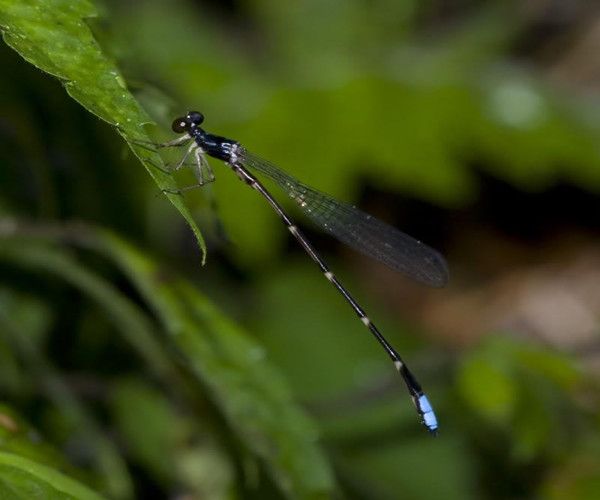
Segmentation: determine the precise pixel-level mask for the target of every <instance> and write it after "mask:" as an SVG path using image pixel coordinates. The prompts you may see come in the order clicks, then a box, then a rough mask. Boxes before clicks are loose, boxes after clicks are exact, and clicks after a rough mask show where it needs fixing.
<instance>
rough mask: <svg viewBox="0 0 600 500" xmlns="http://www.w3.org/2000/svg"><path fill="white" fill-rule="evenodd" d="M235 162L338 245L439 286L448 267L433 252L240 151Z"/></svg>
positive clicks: (442, 282) (259, 159) (444, 277)
mask: <svg viewBox="0 0 600 500" xmlns="http://www.w3.org/2000/svg"><path fill="white" fill-rule="evenodd" d="M237 153H238V160H239V161H240V162H241V163H242V164H243V165H244V166H247V167H248V168H250V169H251V170H254V171H256V172H259V173H261V174H263V175H265V176H267V177H269V178H270V179H272V180H273V181H275V182H276V183H277V184H278V185H279V186H280V187H281V188H283V190H284V191H285V192H286V193H288V195H289V196H290V197H291V198H292V199H294V201H296V203H297V204H298V206H299V207H300V208H301V209H302V211H303V212H304V213H305V214H306V215H307V216H308V217H309V218H310V219H311V220H312V221H313V222H314V223H315V224H317V225H318V226H319V227H320V228H322V229H323V230H324V231H326V232H328V233H329V234H331V235H332V236H334V237H335V238H337V239H338V240H339V241H341V242H342V243H344V244H346V245H348V246H349V247H351V248H353V249H355V250H357V251H358V252H361V253H363V254H365V255H367V256H368V257H372V258H374V259H377V260H379V261H380V262H383V263H384V264H386V265H387V266H389V267H391V268H392V269H394V270H396V271H399V272H401V273H403V274H405V275H407V276H409V277H411V278H413V279H415V280H417V281H420V282H421V283H424V284H426V285H429V286H433V287H442V286H444V285H445V284H446V283H447V281H448V266H447V265H446V261H445V260H444V257H442V256H441V255H440V254H439V253H438V252H437V251H435V250H434V249H432V248H431V247H428V246H427V245H425V244H423V243H421V242H420V241H418V240H416V239H414V238H412V237H410V236H408V235H407V234H405V233H403V232H402V231H399V230H398V229H396V228H394V227H392V226H390V225H389V224H386V223H385V222H382V221H380V220H378V219H376V218H375V217H373V216H371V215H369V214H367V213H365V212H363V211H361V210H359V209H357V208H355V207H353V206H351V205H348V204H346V203H342V202H340V201H337V200H335V199H334V198H332V197H331V196H329V195H327V194H325V193H322V192H320V191H317V190H316V189H314V188H311V187H310V186H307V185H306V184H303V183H302V182H300V181H299V180H297V179H295V178H294V177H292V176H291V175H289V174H286V173H285V172H283V171H282V170H280V169H279V168H278V167H276V166H275V165H273V164H272V163H269V162H268V161H266V160H263V159H262V158H260V157H258V156H256V155H254V154H253V153H250V152H248V151H246V150H245V149H242V148H240V149H239V150H238V152H237Z"/></svg>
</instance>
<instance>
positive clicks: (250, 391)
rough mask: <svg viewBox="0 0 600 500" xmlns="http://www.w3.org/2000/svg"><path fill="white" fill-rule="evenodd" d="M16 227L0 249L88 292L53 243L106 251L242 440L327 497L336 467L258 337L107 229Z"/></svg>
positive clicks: (277, 473)
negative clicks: (229, 318) (333, 469)
mask: <svg viewBox="0 0 600 500" xmlns="http://www.w3.org/2000/svg"><path fill="white" fill-rule="evenodd" d="M13 227H14V228H18V229H21V230H22V231H23V232H24V233H25V234H27V235H28V238H27V239H26V238H24V237H23V235H21V236H19V234H18V233H19V231H18V229H17V231H16V233H17V234H14V233H11V236H12V238H10V237H7V236H5V238H4V239H2V240H0V241H2V245H0V257H2V258H8V259H10V260H12V261H14V262H18V263H19V264H20V265H25V266H28V267H29V268H33V269H38V270H39V269H41V270H43V271H45V272H50V273H53V274H56V276H58V277H63V279H66V280H67V281H68V282H72V283H73V284H75V285H77V286H80V287H81V288H82V289H83V290H85V291H86V292H87V293H92V292H93V291H94V290H95V288H96V287H97V285H98V283H97V282H95V283H94V282H92V279H91V276H90V273H88V272H86V271H85V270H84V269H83V268H82V267H81V266H76V264H75V263H74V260H73V259H70V258H68V256H67V254H66V253H65V252H61V250H60V248H59V247H56V246H55V245H51V244H50V243H52V242H53V241H55V240H59V241H65V240H68V241H71V242H76V243H78V244H80V245H82V246H85V247H87V248H91V249H93V250H96V251H101V252H102V253H103V254H105V255H106V256H108V258H109V259H111V260H112V261H113V262H114V263H115V264H116V265H117V266H119V267H120V268H121V269H122V270H123V272H124V273H125V274H126V275H127V276H128V277H129V279H130V280H131V281H132V283H133V284H134V285H135V286H136V288H138V290H139V292H140V293H141V295H142V297H143V298H144V300H145V301H146V302H147V304H149V305H150V307H151V308H152V309H154V311H155V313H156V315H157V317H158V318H159V320H160V321H161V323H162V324H163V325H164V328H165V330H166V331H167V332H168V333H169V334H170V337H171V340H172V343H173V344H174V346H175V347H176V348H177V349H178V351H179V353H178V354H179V357H180V358H181V359H183V361H184V363H185V364H186V365H187V367H188V369H189V371H190V372H191V374H192V375H193V376H194V378H195V380H196V381H197V382H200V384H201V385H202V386H203V387H205V388H206V389H207V390H208V392H209V393H210V395H211V398H212V400H213V401H214V403H215V405H216V406H217V407H218V409H219V410H220V412H221V413H222V414H223V416H224V417H225V419H226V421H227V423H228V425H229V427H230V429H231V430H232V431H233V433H234V434H235V435H236V436H237V438H238V440H239V441H240V442H242V443H243V444H244V446H245V447H246V448H247V449H248V450H250V452H252V453H253V454H254V455H256V456H258V457H259V458H261V459H262V460H263V461H264V463H265V465H266V468H267V470H268V471H270V473H271V475H272V477H273V480H274V481H275V482H276V483H277V484H278V485H279V487H280V488H281V489H282V490H283V491H284V492H285V493H286V494H287V496H288V497H290V498H324V497H328V495H329V494H330V493H331V490H332V489H333V488H334V485H333V483H334V481H333V473H332V471H331V468H330V466H329V464H328V462H327V459H326V457H325V455H324V453H323V451H322V450H321V448H320V446H319V445H318V443H317V439H318V436H317V433H316V430H315V428H314V425H313V423H312V421H310V420H309V419H308V418H307V416H306V415H305V414H304V413H303V412H302V410H301V409H300V408H299V407H298V406H297V404H296V403H295V402H294V401H293V399H292V396H291V393H290V391H289V388H288V387H287V386H286V384H285V383H284V382H283V376H282V375H281V374H280V373H279V372H277V371H276V370H275V369H274V368H273V367H272V366H271V365H270V364H269V363H268V362H267V361H266V360H265V352H264V350H263V349H262V347H261V346H260V345H259V344H258V343H257V342H255V341H253V340H252V339H251V338H249V337H248V336H247V335H246V334H245V333H244V332H243V331H242V330H241V329H240V328H239V327H237V326H236V325H235V324H234V323H233V322H231V321H230V320H228V319H227V318H226V317H225V316H224V315H223V314H221V313H220V312H219V311H218V310H217V309H216V308H215V307H214V306H213V305H212V303H210V302H209V301H208V300H207V299H206V298H205V297H204V296H203V295H201V294H200V293H199V292H198V291H197V290H196V289H195V288H193V287H192V286H191V285H190V284H189V283H188V282H187V281H185V280H183V279H177V278H172V279H168V278H167V277H166V276H168V275H166V274H165V273H162V272H161V271H160V269H159V268H158V266H157V264H156V263H155V262H153V261H152V260H151V259H149V258H148V257H147V256H145V255H144V254H142V253H141V252H139V251H138V250H136V249H135V248H133V247H132V246H131V245H129V244H127V243H125V242H124V241H123V240H121V239H120V238H118V237H116V236H115V235H113V234H112V233H110V232H108V231H100V230H92V229H90V228H85V227H84V226H82V225H77V226H65V228H64V229H62V230H61V228H60V227H54V228H53V229H49V228H48V227H44V228H43V229H40V230H38V231H36V230H35V227H34V226H26V225H22V224H19V223H17V222H15V224H14V225H13ZM107 293H108V292H104V294H107ZM104 294H103V295H104ZM95 295H96V293H95V292H94V293H92V296H95ZM103 300H106V297H104V298H103ZM105 306H106V307H108V306H107V305H106V304H105ZM109 310H111V309H110V308H109Z"/></svg>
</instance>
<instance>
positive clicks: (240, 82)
mask: <svg viewBox="0 0 600 500" xmlns="http://www.w3.org/2000/svg"><path fill="white" fill-rule="evenodd" d="M442 3H443V2H437V1H434V0H429V1H427V2H416V1H414V0H403V1H395V0H376V1H373V2H364V1H359V0H351V1H347V0H346V1H342V0H326V1H323V0H320V1H317V0H306V1H303V2H277V1H275V0H244V1H242V0H240V1H235V2H225V3H221V2H208V1H205V2H192V1H185V0H170V1H168V2H167V1H162V2H161V1H158V0H146V1H135V2H134V1H113V0H105V1H104V3H103V4H102V5H99V2H96V4H98V5H94V3H93V2H90V1H85V0H77V1H62V0H37V1H36V0H28V1H25V2H21V1H10V0H0V29H1V30H2V34H3V38H4V41H5V42H6V44H7V45H3V46H2V47H0V62H1V63H2V67H3V68H5V76H3V77H2V78H0V109H2V113H1V114H0V138H1V141H0V144H1V145H2V147H1V148H0V165H2V167H1V168H0V188H1V189H0V278H1V279H0V391H1V394H2V399H3V404H2V406H0V496H2V497H3V498H4V497H6V498H32V497H33V495H34V492H37V493H35V494H37V495H38V497H41V498H82V499H84V498H96V496H95V494H94V493H92V492H91V489H93V490H94V491H96V492H98V494H100V495H104V496H106V497H109V498H119V499H128V498H156V497H165V498H166V497H175V496H177V495H181V496H185V495H187V496H188V497H189V498H211V499H213V498H214V499H225V498H227V499H229V498H231V499H233V498H260V499H265V498H281V497H285V498H341V497H347V498H377V499H379V498H384V499H385V498H390V499H392V498H415V499H417V498H419V499H420V498H448V499H451V498H457V499H458V498H460V499H465V498H505V497H510V498H515V497H523V498H527V497H536V498H537V497H542V498H552V499H560V498H582V499H587V498H595V497H597V496H598V495H599V494H600V484H599V483H598V480H597V477H598V471H600V459H599V458H598V457H600V432H599V430H600V414H599V412H598V410H597V408H596V405H594V404H593V403H594V402H595V401H597V400H598V395H599V390H598V386H597V383H596V381H595V380H594V379H593V378H592V377H591V376H590V375H589V374H588V373H587V372H586V371H585V370H584V369H583V368H582V367H581V366H579V364H578V362H577V360H576V359H575V358H574V357H573V356H570V355H567V354H564V353H560V352H554V351H552V350H550V349H548V348H547V347H545V346H543V345H541V344H538V343H533V342H531V341H524V340H523V339H522V338H520V337H519V336H518V335H514V332H512V331H502V332H484V333H488V334H489V335H487V336H485V337H483V340H481V341H480V342H478V343H476V344H475V345H473V346H471V347H469V348H467V349H464V350H461V349H458V348H455V349H448V346H447V345H445V344H444V343H443V342H442V341H441V340H439V341H435V339H432V338H430V339H429V340H427V342H425V341H422V340H419V339H418V337H419V335H418V334H420V333H425V332H422V331H420V329H419V328H418V327H417V326H416V325H415V324H413V323H412V322H411V321H409V319H408V318H403V317H402V313H399V312H397V311H394V310H392V309H393V308H391V307H389V306H387V305H386V304H385V303H379V304H378V303H377V300H376V297H379V298H381V297H383V296H385V295H387V294H386V292H388V291H389V292H390V293H391V294H393V293H394V290H391V288H392V287H390V290H383V291H382V290H379V291H376V292H377V293H375V294H370V293H367V289H368V288H369V284H368V283H367V282H366V281H365V280H364V273H363V272H362V270H361V269H360V267H361V266H358V265H354V263H355V262H356V261H352V260H348V259H347V258H345V257H344V256H343V255H339V254H335V253H334V252H329V253H332V254H333V255H332V258H333V260H334V263H335V264H336V265H335V266H334V267H335V269H336V274H338V275H340V276H342V277H344V278H346V277H347V280H346V279H344V282H346V281H347V282H348V285H349V288H351V289H352V290H357V291H358V292H357V295H358V296H359V297H360V298H361V302H362V301H363V298H365V297H366V300H365V301H364V302H365V307H366V309H367V310H369V311H370V315H371V316H372V317H374V318H377V322H378V324H381V325H382V329H383V330H384V331H385V332H387V333H386V335H388V336H389V338H390V340H391V341H392V342H393V343H394V345H397V346H398V348H399V350H400V351H401V352H402V353H405V356H406V357H407V358H409V359H410V361H411V366H413V367H414V368H415V371H416V372H417V373H418V374H419V375H420V378H422V380H423V382H424V384H425V386H426V388H427V389H428V393H429V394H430V396H431V398H430V399H431V400H432V402H433V403H434V405H435V407H436V411H437V413H438V418H439V419H440V421H441V434H440V436H439V437H438V438H437V439H435V440H434V439H431V438H430V437H429V436H428V435H427V434H426V433H425V432H423V430H422V429H421V428H420V426H419V424H418V422H417V421H416V418H415V415H414V410H413V408H412V407H411V405H410V402H409V401H408V398H407V397H406V395H405V394H404V392H403V388H402V387H401V384H400V382H399V381H398V380H397V377H396V376H395V375H396V374H395V373H394V372H393V370H392V369H391V367H390V366H389V362H388V360H387V359H385V357H384V356H383V355H382V353H381V352H380V349H379V347H378V346H377V345H376V344H375V342H372V341H371V339H369V338H367V337H366V335H365V334H364V331H363V329H362V328H361V326H360V324H357V322H356V321H355V320H354V318H352V314H351V312H350V311H349V310H348V309H347V307H346V305H345V304H344V303H343V302H342V301H341V299H340V298H339V297H338V296H336V294H335V293H334V292H333V291H332V290H330V289H329V287H328V286H327V284H326V282H324V280H323V278H322V276H320V274H319V273H318V272H317V271H316V270H315V269H314V268H313V267H312V265H311V263H310V262H309V261H308V259H306V258H305V256H300V255H296V254H295V253H294V251H293V250H289V249H288V248H287V243H288V241H287V240H286V238H287V237H288V235H287V232H286V231H283V230H282V229H281V227H280V223H279V221H278V220H277V218H276V217H275V216H274V215H273V214H272V213H271V211H270V209H269V208H268V207H267V206H266V204H265V203H263V200H261V199H259V198H258V197H257V196H256V193H254V192H253V191H252V190H249V189H246V188H245V187H244V186H243V185H241V184H240V183H239V182H238V180H237V179H236V178H235V176H233V175H229V174H230V173H229V172H227V171H226V169H224V168H222V166H221V165H218V164H216V163H217V162H215V164H214V165H213V168H214V170H215V174H216V175H217V178H218V182H216V183H215V184H214V186H209V187H208V188H207V189H203V190H202V192H192V193H189V194H186V196H185V197H181V196H175V195H163V193H161V190H162V189H172V188H173V187H174V186H175V183H176V182H177V183H179V185H185V184H186V183H189V178H186V173H182V175H178V176H177V177H176V178H174V177H173V176H171V175H169V174H168V173H166V172H164V171H163V170H162V165H163V164H162V161H163V160H162V159H161V157H160V156H158V155H156V154H155V153H153V152H151V151H147V150H146V149H144V148H143V147H137V146H136V144H135V141H137V140H147V139H148V137H149V136H150V137H153V138H154V139H163V138H167V137H170V134H168V132H167V130H168V125H169V123H170V122H171V121H172V119H173V117H174V116H177V115H179V114H181V113H183V112H184V111H186V110H188V109H199V110H200V111H202V112H203V113H205V115H206V117H207V128H208V129H209V130H211V131H214V132H215V133H219V134H223V135H226V136H229V137H234V138H236V139H239V140H240V141H241V142H242V143H243V144H245V145H247V146H248V147H249V148H251V149H252V150H253V151H255V152H256V153H258V154H260V155H262V156H264V157H266V158H269V159H271V160H273V161H275V162H277V163H278V164H281V165H282V166H285V168H286V169H287V170H289V171H290V172H293V174H294V175H297V176H298V177H299V178H301V179H303V180H306V181H308V182H310V183H311V184H314V185H315V186H316V187H318V188H319V189H322V190H325V191H328V192H330V193H331V194H333V195H335V196H337V197H340V198H342V199H357V198H358V197H359V196H360V195H362V194H363V193H362V192H360V185H361V184H366V185H368V186H369V187H370V189H373V190H377V191H380V192H385V193H399V194H401V195H402V196H404V197H411V198H413V199H416V200H421V202H422V203H424V204H431V205H433V206H436V207H439V209H440V210H465V209H466V207H468V206H469V204H470V203H471V202H472V201H473V200H475V199H477V197H478V196H479V189H480V185H479V176H480V173H481V171H484V172H485V173H486V174H487V175H490V176H492V177H494V178H497V179H500V180H502V181H504V182H506V183H508V184H510V185H512V186H515V188H517V189H520V190H524V191H541V190H543V189H545V188H547V187H548V186H551V185H553V184H555V183H557V182H569V183H571V184H573V185H576V186H578V187H579V188H580V189H581V190H583V191H587V192H589V193H597V192H598V191H599V190H600V169H599V168H598V167H599V165H600V157H599V156H600V151H599V150H598V147H597V144H598V142H597V139H598V127H599V125H600V119H598V114H597V113H596V112H597V111H598V107H597V105H595V104H594V102H593V101H592V100H591V99H585V98H577V99H574V98H573V97H572V96H571V95H568V94H567V93H566V92H561V91H560V90H557V89H556V87H552V86H550V85H549V84H548V83H547V80H545V79H543V78H542V77H541V75H540V74H538V72H537V71H536V70H535V69H534V68H533V67H528V66H527V65H526V64H523V63H519V64H518V63H516V62H515V61H516V58H515V57H514V56H513V54H512V52H511V51H512V50H513V47H514V43H515V40H517V39H518V38H519V36H521V35H522V33H523V31H524V30H525V29H526V24H527V17H526V16H525V15H524V14H523V12H522V11H521V10H520V8H519V3H518V2H493V1H491V2H472V3H469V5H468V6H465V5H461V6H460V7H457V12H458V14H455V15H454V16H452V15H449V14H448V18H446V17H445V15H441V16H440V18H439V19H438V18H436V16H435V15H434V13H435V12H436V9H437V8H440V5H441V4H442ZM97 9H101V13H102V15H101V16H97V14H96V13H97ZM432 19H433V21H432ZM436 19H437V20H436ZM9 46H10V47H11V48H12V49H14V51H13V50H11V49H9V48H8V47H9ZM15 51H16V52H15ZM17 53H18V54H17ZM114 61H118V68H119V69H117V64H116V63H115V62H114ZM29 63H31V64H29ZM39 69H41V70H42V71H43V72H45V73H43V72H42V71H39ZM46 73H49V74H50V75H53V76H55V77H57V78H56V79H55V78H51V77H50V76H49V75H48V74H46ZM61 83H62V86H61ZM65 89H66V90H67V92H66V93H65V92H64V90H65ZM69 96H70V97H72V98H73V99H74V100H72V99H70V97H69ZM134 96H135V97H134ZM75 101H76V102H75ZM138 103H140V104H138ZM94 115H95V116H94ZM96 117H99V118H101V119H102V121H101V120H98V119H96ZM149 117H151V118H149ZM151 120H154V121H155V122H156V123H157V124H158V126H151V125H150V122H151ZM115 125H117V126H116V127H115ZM122 139H125V142H124V141H123V140H122ZM131 150H133V153H134V155H131V154H130V153H129V151H131ZM165 158H166V159H167V161H169V160H172V158H169V157H168V153H167V154H166V155H165ZM140 163H142V164H143V166H144V167H145V169H142V168H140V167H141V166H142V165H140ZM157 165H158V167H160V168H157ZM474 165H476V166H477V168H474ZM147 173H149V174H150V176H148V175H146V174H147ZM152 181H154V182H152ZM157 186H158V187H157ZM274 193H275V194H281V193H277V192H276V191H274ZM165 197H166V198H168V201H170V202H171V203H172V204H173V205H174V206H175V207H176V209H177V210H176V211H174V210H171V208H170V204H169V203H168V202H167V201H166V200H165ZM280 199H281V200H282V202H283V203H284V204H286V206H290V204H289V201H288V200H285V199H284V198H283V197H280ZM214 200H216V203H217V211H218V217H219V219H220V220H221V221H222V228H221V227H219V225H218V223H215V214H214V213H212V212H211V207H212V204H213V201H214ZM506 203H507V204H509V203H510V200H507V201H506ZM290 208H291V207H290ZM384 209H385V207H384ZM384 214H385V211H384ZM182 216H183V217H182ZM188 224H190V225H191V226H192V228H193V229H194V232H195V233H196V238H197V240H198V241H199V242H200V246H201V247H202V248H204V243H203V242H204V239H203V238H202V236H201V235H200V232H199V229H198V227H201V228H202V231H203V235H204V237H205V238H206V241H207V244H208V247H209V253H208V260H207V265H206V266H205V267H201V265H200V260H201V259H200V252H199V251H198V248H197V246H196V245H195V244H194V241H193V237H192V236H191V235H190V231H189V227H188ZM101 228H102V229H101ZM104 228H108V229H104ZM222 229H224V230H225V232H226V233H227V236H228V237H229V238H230V239H231V240H232V242H227V240H226V238H225V237H224V235H223V234H222ZM499 251H500V250H499ZM451 264H452V262H451ZM451 267H452V266H451ZM376 272H379V271H376ZM180 276H185V278H182V277H180ZM453 279H455V280H457V281H458V282H460V281H461V279H464V277H463V276H461V275H460V271H459V272H458V273H456V274H454V275H453ZM438 293H446V292H438ZM369 296H370V299H369ZM240 324H243V325H244V327H242V326H239V325H240ZM250 332H251V333H250ZM425 345H427V347H425ZM299 401H300V402H302V403H303V405H304V408H301V407H300V404H299ZM84 484H85V485H87V486H83V485H84ZM88 488H90V489H88Z"/></svg>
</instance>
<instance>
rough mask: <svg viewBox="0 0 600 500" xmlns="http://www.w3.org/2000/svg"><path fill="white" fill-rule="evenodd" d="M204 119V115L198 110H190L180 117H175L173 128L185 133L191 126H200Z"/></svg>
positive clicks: (179, 132) (175, 130)
mask: <svg viewBox="0 0 600 500" xmlns="http://www.w3.org/2000/svg"><path fill="white" fill-rule="evenodd" d="M203 121H204V115H203V114H202V113H199V112H198V111H188V114H187V115H185V116H182V117H180V118H175V120H174V121H173V124H172V125H171V129H172V130H173V132H175V133H176V134H183V133H184V132H187V131H188V130H189V129H191V128H195V127H197V126H199V125H200V124H201V123H202V122H203Z"/></svg>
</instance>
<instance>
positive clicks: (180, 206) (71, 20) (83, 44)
mask: <svg viewBox="0 0 600 500" xmlns="http://www.w3.org/2000/svg"><path fill="white" fill-rule="evenodd" d="M95 16H97V11H96V9H95V7H94V5H93V4H92V3H91V2H89V1H87V0H29V1H26V2H15V1H14V0H0V30H1V31H2V37H3V38H4V41H5V42H6V43H7V44H8V45H9V46H10V47H12V48H13V49H14V50H16V51H17V52H18V53H19V54H21V56H22V57H23V58H24V59H26V60H27V61H28V62H30V63H31V64H33V65H34V66H36V67H38V68H40V69H41V70H43V71H45V72H47V73H49V74H51V75H53V76H55V77H57V78H59V79H60V80H61V81H62V83H63V85H64V87H65V89H66V91H67V93H68V94H69V95H70V96H71V97H73V99H75V100H76V101H77V102H79V103H80V104H81V105H82V106H83V107H84V108H86V109H87V110H88V111H90V112H91V113H93V114H94V115H96V116H98V117H99V118H101V119H102V120H105V121H106V122H108V123H110V124H111V125H114V126H116V127H118V131H119V133H120V134H121V135H122V136H123V138H124V139H125V140H126V141H127V142H128V144H129V146H130V148H131V149H132V150H133V152H134V153H135V155H136V156H137V157H138V158H139V159H140V160H141V161H142V163H143V164H144V166H145V167H146V169H147V171H148V173H149V174H150V175H151V176H152V178H153V179H154V181H155V182H156V184H157V185H158V186H159V188H160V189H161V190H162V191H163V192H165V193H168V192H173V191H175V190H176V189H177V186H176V185H175V181H174V180H173V177H172V176H171V175H170V174H169V173H167V171H166V169H165V167H164V164H163V161H162V159H161V157H160V156H159V155H158V154H156V153H155V152H151V151H149V150H147V149H145V148H143V147H141V146H139V144H137V143H136V141H146V142H150V138H149V137H148V136H147V135H146V133H145V131H144V130H143V128H142V126H143V125H144V124H147V123H150V122H151V120H150V118H149V117H148V116H147V114H146V113H145V112H144V111H143V110H142V109H141V108H140V106H139V104H138V103H137V101H136V100H135V98H134V97H133V96H132V95H131V93H130V92H129V90H128V89H127V86H126V84H125V80H124V79H123V76H122V75H121V73H120V72H119V70H118V69H117V67H116V66H115V64H114V63H113V62H112V61H111V60H110V59H109V58H107V57H106V56H105V55H104V54H103V52H102V49H101V47H100V46H99V45H98V43H97V42H96V40H95V38H94V36H93V34H92V32H91V30H90V28H89V26H88V24H87V22H86V20H87V19H89V18H92V17H95ZM150 162H152V163H153V164H152V163H150ZM166 196H167V197H168V198H169V200H170V201H171V203H172V204H173V205H174V206H175V207H176V208H177V210H179V212H180V213H181V215H182V216H183V217H184V218H185V220H186V221H187V222H188V224H189V225H190V227H191V229H192V231H193V232H194V234H195V236H196V239H197V241H198V244H199V245H200V248H201V250H202V254H203V261H204V259H205V256H206V246H205V243H204V239H203V238H202V234H201V233H200V229H199V228H198V226H197V225H196V223H195V222H194V220H193V217H192V215H191V213H190V212H189V210H188V208H187V206H186V205H185V204H184V201H183V198H182V197H181V196H180V195H175V194H166Z"/></svg>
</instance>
